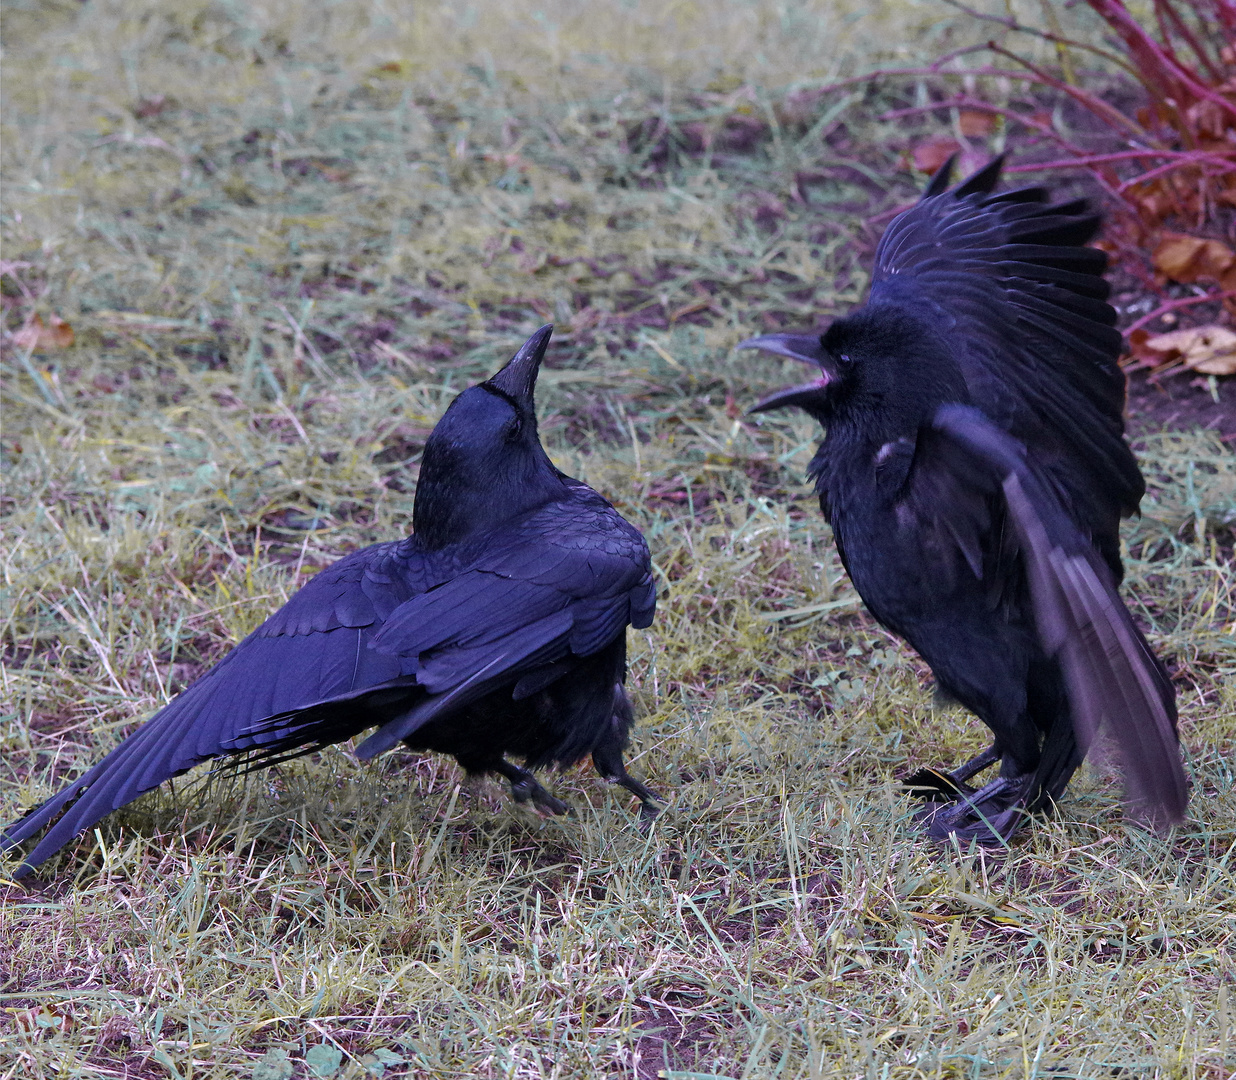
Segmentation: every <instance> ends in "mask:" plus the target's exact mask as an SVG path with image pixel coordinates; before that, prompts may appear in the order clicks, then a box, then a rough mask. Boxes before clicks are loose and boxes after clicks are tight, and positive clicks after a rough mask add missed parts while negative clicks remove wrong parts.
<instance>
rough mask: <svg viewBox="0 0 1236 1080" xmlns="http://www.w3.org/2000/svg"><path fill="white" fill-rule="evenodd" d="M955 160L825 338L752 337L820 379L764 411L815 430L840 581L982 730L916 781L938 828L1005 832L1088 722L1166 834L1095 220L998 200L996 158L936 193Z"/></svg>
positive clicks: (1062, 207) (895, 228) (1171, 783)
mask: <svg viewBox="0 0 1236 1080" xmlns="http://www.w3.org/2000/svg"><path fill="white" fill-rule="evenodd" d="M951 167H952V163H951V162H950V163H949V165H947V166H946V167H945V169H944V170H942V171H941V173H940V174H939V175H937V177H935V178H934V179H933V181H932V183H931V185H930V186H929V187H928V189H927V191H926V192H925V194H924V196H923V198H922V199H921V200H920V201H919V202H918V203H917V204H916V205H915V206H913V207H912V208H911V209H909V210H907V211H905V212H904V213H902V214H901V215H900V216H899V217H897V218H896V219H895V220H894V221H893V222H892V224H891V225H890V226H889V228H888V231H887V232H886V233H885V235H884V237H883V238H882V240H881V242H880V245H879V249H878V251H877V253H876V265H875V271H874V275H873V279H872V287H871V295H870V297H869V299H868V301H867V303H866V304H865V305H864V306H863V307H861V308H860V309H858V310H857V311H855V312H853V313H852V314H850V315H848V316H846V317H844V318H841V319H838V320H837V321H835V322H834V323H833V324H832V325H831V326H829V327H828V328H827V330H826V331H825V332H824V333H823V334H819V333H814V334H771V335H767V336H764V337H757V338H753V339H751V340H749V341H746V342H743V345H742V347H746V348H758V349H764V350H767V351H770V352H774V353H779V354H781V355H784V356H790V357H794V358H795V359H799V360H803V361H805V362H807V363H809V364H812V365H813V366H816V367H818V369H819V373H820V374H819V377H818V378H815V379H813V380H812V381H810V382H808V383H805V384H802V385H800V386H795V387H790V388H788V389H786V390H782V391H780V392H778V393H775V394H772V395H771V396H769V397H767V398H765V399H764V400H763V401H761V402H760V403H759V404H758V405H757V406H756V407H755V411H759V410H765V409H775V408H782V407H785V406H791V405H793V406H797V407H799V408H802V409H804V410H806V411H807V412H808V413H810V414H811V415H812V416H814V417H816V418H817V419H818V420H819V421H820V423H821V424H822V425H823V426H824V428H825V430H826V434H825V439H824V441H823V442H822V443H821V445H820V448H819V451H818V452H817V454H816V455H815V458H814V459H813V461H812V463H811V469H810V473H811V476H812V477H813V478H814V479H815V482H816V490H817V491H818V492H819V496H820V505H821V507H822V509H823V511H824V514H825V516H826V517H827V518H828V520H829V522H830V523H831V525H832V527H833V534H834V536H835V538H836V543H837V549H838V551H839V552H840V554H841V559H842V562H843V563H844V564H845V567H846V570H847V571H848V573H849V575H850V577H851V579H852V580H853V582H854V585H855V587H856V588H857V590H858V592H859V594H860V595H861V596H862V598H863V601H864V603H865V604H866V605H867V607H868V608H869V609H870V611H871V612H872V614H873V615H874V616H875V617H876V618H877V619H878V620H879V621H880V622H881V623H883V624H884V625H885V626H886V627H888V628H889V629H890V630H892V631H893V632H895V633H897V634H899V635H900V636H902V637H903V638H905V639H906V640H907V641H908V642H909V643H910V644H911V645H913V646H914V648H915V649H917V650H918V652H919V653H920V654H921V655H922V656H923V658H924V659H925V660H926V661H927V663H928V664H929V665H930V666H931V668H932V671H933V672H934V674H935V676H936V680H937V683H938V685H939V687H940V688H941V689H942V690H943V691H944V692H945V693H946V694H947V695H949V696H951V697H952V698H954V699H956V700H957V701H959V702H961V703H962V704H963V705H965V706H966V707H967V708H969V709H970V710H972V711H973V712H975V713H976V714H977V715H978V716H979V718H980V719H982V721H983V722H984V723H985V724H986V725H987V726H988V727H989V728H990V729H991V730H992V732H993V734H994V736H995V742H994V745H993V746H992V748H991V749H990V750H988V751H986V752H985V753H983V754H980V755H979V756H978V757H976V758H975V759H974V760H973V761H971V762H968V763H967V764H965V765H963V766H961V767H960V768H958V769H956V770H954V771H953V772H952V773H950V774H942V773H938V772H935V771H933V770H924V771H923V772H921V773H919V774H917V775H916V776H915V777H913V778H911V780H910V783H911V786H912V787H915V788H916V789H918V790H919V791H920V793H924V794H926V795H927V796H928V797H929V798H932V799H934V800H936V801H940V800H947V804H946V805H944V806H937V807H935V808H934V809H933V811H932V812H931V813H930V814H929V815H928V817H927V821H928V828H929V831H930V832H932V833H933V834H935V835H939V836H944V835H947V834H949V833H956V834H958V835H960V836H962V837H964V838H976V839H978V840H980V841H981V842H985V843H996V842H1000V841H1001V840H1003V839H1007V838H1008V837H1009V836H1010V835H1012V833H1013V832H1014V830H1015V829H1016V828H1017V827H1018V825H1019V824H1020V823H1021V822H1022V821H1023V820H1024V817H1025V815H1026V813H1028V812H1033V811H1037V810H1041V809H1047V808H1049V807H1050V805H1051V804H1052V802H1053V801H1054V800H1057V799H1059V797H1060V796H1061V794H1062V792H1063V791H1064V789H1065V786H1066V785H1067V784H1068V781H1069V779H1070V777H1071V776H1072V774H1073V772H1074V771H1075V770H1076V769H1077V767H1078V766H1079V765H1080V764H1081V762H1082V760H1083V758H1084V756H1085V753H1086V750H1087V749H1088V748H1089V747H1090V746H1091V744H1092V743H1093V741H1094V739H1095V736H1096V733H1097V732H1098V730H1099V729H1100V728H1106V729H1107V730H1108V732H1109V733H1110V736H1111V738H1112V741H1113V742H1114V744H1115V749H1116V752H1117V754H1118V755H1119V758H1120V761H1121V764H1122V766H1123V772H1124V777H1125V785H1126V799H1127V802H1128V803H1129V805H1130V808H1131V809H1132V811H1133V812H1134V814H1135V815H1136V816H1139V817H1141V818H1143V819H1148V820H1152V821H1154V822H1157V823H1169V822H1178V821H1180V820H1181V819H1182V817H1183V815H1184V810H1185V805H1186V801H1187V787H1186V782H1185V776H1184V771H1183V767H1182V764H1181V759H1180V752H1179V747H1178V743H1177V735H1176V708H1175V695H1174V692H1173V690H1172V686H1171V683H1170V682H1169V680H1168V677H1167V673H1166V671H1165V669H1164V668H1163V665H1162V664H1161V663H1160V662H1159V660H1158V658H1157V657H1155V655H1154V654H1153V652H1152V651H1151V650H1150V647H1149V645H1148V644H1147V643H1146V640H1145V638H1144V637H1143V636H1142V634H1141V633H1140V631H1139V630H1138V629H1137V627H1136V625H1135V624H1134V622H1133V620H1132V619H1131V617H1130V616H1129V613H1128V611H1127V610H1126V609H1125V607H1124V605H1123V603H1122V602H1121V600H1120V597H1119V594H1118V591H1117V587H1118V585H1119V582H1120V580H1121V577H1122V574H1123V568H1122V566H1121V561H1120V538H1119V525H1120V518H1121V517H1122V516H1124V515H1128V514H1131V513H1133V512H1135V511H1136V510H1137V506H1138V502H1139V500H1140V499H1141V496H1142V493H1143V491H1144V483H1143V481H1142V477H1141V473H1140V471H1139V470H1138V467H1137V462H1136V461H1135V459H1134V457H1133V454H1132V452H1131V450H1130V448H1129V446H1128V444H1127V442H1126V441H1125V438H1124V419H1123V410H1124V395H1125V388H1124V377H1123V375H1122V373H1121V371H1120V369H1119V367H1118V365H1117V362H1116V361H1117V357H1118V355H1119V353H1120V348H1121V339H1120V334H1119V333H1118V332H1117V331H1116V329H1115V312H1114V311H1113V309H1112V308H1111V306H1110V305H1109V304H1108V303H1107V294H1108V287H1107V283H1106V282H1105V281H1104V280H1103V277H1102V274H1103V271H1104V269H1105V266H1106V259H1105V256H1104V254H1103V253H1102V252H1101V251H1099V250H1097V249H1095V248H1091V247H1086V246H1085V245H1086V243H1087V241H1089V240H1090V239H1091V238H1092V237H1093V236H1094V234H1095V232H1096V231H1097V229H1098V226H1099V218H1098V216H1097V214H1095V213H1094V212H1093V211H1092V210H1091V209H1090V208H1089V207H1088V206H1087V204H1086V203H1085V202H1084V201H1081V200H1078V201H1073V202H1067V203H1056V204H1053V203H1051V202H1050V201H1049V199H1048V195H1047V193H1046V192H1045V191H1044V190H1042V189H1041V188H1033V187H1031V188H1021V189H1018V190H1014V191H1008V192H1005V193H1003V194H993V191H994V190H995V186H996V183H997V181H998V178H999V174H1000V160H999V159H997V160H995V161H993V162H992V163H991V164H990V165H988V166H987V167H986V168H984V169H983V170H981V171H980V172H979V173H976V174H975V175H974V176H973V177H971V178H970V179H969V180H967V181H966V182H964V183H963V184H961V185H959V186H958V187H956V188H954V189H952V190H949V189H948V174H949V172H950V171H951ZM997 761H998V762H1000V770H999V775H998V776H997V777H996V778H995V779H994V780H992V781H990V782H989V783H987V784H986V785H984V786H983V787H981V788H979V789H978V790H977V791H976V790H975V789H974V788H972V787H971V786H970V785H969V784H967V781H968V780H970V779H971V777H973V776H975V775H977V774H978V773H979V772H981V771H982V770H983V769H985V768H986V767H988V766H989V765H992V764H994V763H996V762H997Z"/></svg>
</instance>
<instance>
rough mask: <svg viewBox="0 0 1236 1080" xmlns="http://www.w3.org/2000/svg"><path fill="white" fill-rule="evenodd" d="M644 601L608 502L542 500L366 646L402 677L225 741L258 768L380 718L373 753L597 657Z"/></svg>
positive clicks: (637, 551) (643, 564)
mask: <svg viewBox="0 0 1236 1080" xmlns="http://www.w3.org/2000/svg"><path fill="white" fill-rule="evenodd" d="M654 604H655V590H654V588H653V584H652V575H651V564H650V560H649V556H648V548H647V545H646V544H645V543H644V539H643V537H642V536H640V534H639V533H638V532H637V531H636V530H635V529H633V528H632V527H631V526H630V525H628V524H627V523H626V522H625V521H623V520H622V518H621V517H620V516H619V515H618V514H617V513H616V512H615V511H614V510H613V509H612V508H611V507H610V506H609V504H608V503H606V502H605V501H604V500H603V499H601V498H600V497H599V496H595V495H592V496H591V497H590V498H589V497H584V496H581V497H579V498H576V499H572V500H570V501H569V502H567V503H554V504H550V505H549V506H546V507H542V508H540V509H539V510H537V511H535V512H534V513H532V514H530V515H528V516H527V518H525V519H524V520H523V521H522V522H520V523H519V524H518V525H517V526H516V527H513V528H505V529H504V530H503V531H502V532H501V534H499V535H494V536H488V537H482V538H480V539H479V540H478V541H477V542H476V544H475V545H474V546H473V551H472V558H471V559H470V560H469V564H468V565H467V567H466V569H464V570H462V571H461V572H460V573H457V574H455V575H454V576H452V577H451V578H450V579H449V580H447V581H444V582H442V583H441V584H439V585H437V586H435V587H434V588H431V589H429V590H427V591H426V592H424V593H422V594H419V595H417V596H414V597H412V598H411V599H409V600H408V601H407V602H406V603H404V604H403V605H401V606H400V607H399V608H397V609H396V610H395V611H393V612H392V613H391V615H390V617H389V618H388V619H387V620H386V622H385V623H384V625H383V626H382V628H381V630H380V632H378V633H377V634H376V635H375V636H374V638H373V641H372V648H373V649H374V650H375V651H377V652H379V653H381V654H383V655H387V656H394V657H397V658H398V659H399V661H400V663H401V665H402V666H403V669H404V670H406V671H409V672H412V674H411V675H409V676H404V677H401V678H399V679H395V680H391V681H390V682H388V683H385V684H381V685H376V686H372V687H370V688H369V689H366V690H362V691H360V692H357V693H350V694H343V695H338V696H335V697H333V698H330V699H326V700H322V701H318V702H315V703H314V704H312V705H310V706H308V707H306V708H300V709H296V710H290V711H288V712H285V713H283V714H280V715H275V716H271V717H269V718H268V719H265V720H263V721H262V722H260V723H258V724H255V725H252V726H251V727H250V728H249V729H247V730H246V731H244V732H242V733H241V734H240V736H239V737H238V738H236V739H234V740H233V741H232V743H231V746H232V747H233V748H234V749H237V750H242V749H252V750H254V751H255V760H257V761H259V762H265V761H268V760H270V759H273V758H275V757H280V756H286V755H288V752H289V751H293V750H296V751H297V752H298V753H308V752H310V751H311V750H313V749H316V748H318V747H320V746H324V745H327V744H329V743H334V742H340V741H342V740H344V739H348V738H351V737H352V736H354V735H356V734H358V733H359V732H361V731H363V730H364V729H365V728H367V727H371V726H373V725H374V724H375V723H378V722H379V719H375V718H380V721H381V726H380V727H379V729H378V731H377V732H375V733H374V734H373V735H372V736H370V737H369V738H368V739H366V740H365V741H364V742H363V743H362V744H361V745H360V746H359V747H358V748H357V754H358V756H360V757H361V758H366V759H367V758H371V757H374V756H376V755H377V754H379V753H382V752H383V751H384V750H388V749H390V748H391V747H393V746H394V745H395V744H396V743H398V742H399V741H400V740H402V739H405V738H407V737H408V736H409V735H411V734H412V733H413V732H414V731H416V729H417V728H419V727H421V726H423V725H424V724H426V723H429V722H430V721H431V720H435V719H438V718H441V717H444V716H447V715H449V714H450V713H452V712H454V711H456V710H458V709H462V708H465V707H467V706H468V705H469V704H471V703H472V702H475V701H477V700H479V699H480V698H482V697H484V696H486V695H487V694H490V693H492V692H494V691H495V690H497V689H499V688H501V687H504V686H508V685H509V686H510V687H511V691H512V695H513V696H514V697H523V696H527V695H528V694H530V693H532V692H534V690H535V689H541V688H543V687H544V686H546V685H548V684H549V683H550V682H552V681H554V680H555V679H557V678H560V677H562V676H563V675H565V674H567V673H568V672H569V670H570V669H569V665H563V664H562V663H561V662H562V661H563V660H564V659H566V658H568V657H571V656H575V657H585V656H589V655H591V654H593V653H595V652H597V651H599V650H600V649H602V648H604V647H605V646H607V645H609V644H610V643H611V642H612V641H614V639H615V638H617V637H618V636H619V635H620V634H622V633H624V632H625V629H626V626H627V625H628V624H631V625H633V626H636V627H644V626H647V625H649V623H650V622H651V619H652V613H653V607H654ZM383 710H385V713H384V712H383ZM392 711H393V712H395V715H393V716H392V715H390V714H391V712H392ZM298 748H304V749H298ZM291 756H295V755H294V754H293V755H291Z"/></svg>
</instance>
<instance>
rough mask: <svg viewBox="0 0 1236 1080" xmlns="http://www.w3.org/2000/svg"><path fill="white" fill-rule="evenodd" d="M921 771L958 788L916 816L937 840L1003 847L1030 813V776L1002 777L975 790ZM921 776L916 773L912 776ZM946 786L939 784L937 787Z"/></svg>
mask: <svg viewBox="0 0 1236 1080" xmlns="http://www.w3.org/2000/svg"><path fill="white" fill-rule="evenodd" d="M922 771H923V772H925V773H929V774H934V776H935V777H942V778H943V779H945V780H947V781H948V782H949V783H950V784H952V785H953V786H954V787H955V788H957V789H958V790H957V794H956V795H955V796H953V798H952V799H951V800H950V801H949V802H947V803H945V804H944V805H936V806H935V807H934V808H930V809H927V808H925V809H924V810H922V811H921V812H920V813H919V814H918V815H917V816H918V819H919V821H920V822H921V824H922V826H923V828H924V829H925V830H926V831H927V833H928V834H929V835H931V836H934V837H936V838H937V839H940V840H947V839H949V838H951V837H956V838H957V839H958V840H961V841H967V840H973V841H975V842H976V843H978V844H981V845H982V846H983V847H1003V846H1005V845H1006V844H1007V843H1008V841H1009V839H1010V838H1011V837H1012V836H1013V834H1014V833H1015V832H1016V831H1017V830H1018V829H1019V828H1020V827H1021V826H1022V825H1023V824H1024V823H1025V821H1026V819H1027V818H1028V817H1029V816H1030V812H1029V810H1028V809H1027V808H1026V795H1027V792H1028V788H1029V785H1030V782H1031V777H1029V776H1027V777H1024V778H1019V779H1015V780H1007V779H1005V778H1004V777H999V778H997V779H995V780H993V781H992V782H991V783H990V784H987V785H986V786H984V787H982V788H979V789H978V790H977V791H976V790H974V789H973V788H970V787H969V785H967V784H959V783H958V782H957V781H956V780H954V779H953V778H952V777H946V776H944V774H941V773H935V772H934V770H931V769H924V770H922ZM918 778H919V774H917V773H916V774H915V776H914V777H911V778H910V779H912V780H917V779H918ZM923 786H924V787H926V786H927V785H926V784H924V785H923ZM943 786H944V785H939V786H937V787H936V790H940V788H942V787H943ZM962 788H965V789H967V790H964V791H963V790H961V789H962ZM929 801H931V802H938V800H930V799H929Z"/></svg>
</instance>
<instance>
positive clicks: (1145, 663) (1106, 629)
mask: <svg viewBox="0 0 1236 1080" xmlns="http://www.w3.org/2000/svg"><path fill="white" fill-rule="evenodd" d="M934 427H935V429H936V430H937V431H939V432H942V433H944V434H945V435H946V436H948V437H949V438H950V439H951V440H953V441H954V443H955V445H956V446H958V447H960V448H962V449H964V451H965V452H967V453H969V454H970V455H972V456H973V458H974V459H975V460H976V465H977V468H978V469H980V470H981V469H982V468H984V467H985V468H987V469H989V470H991V472H992V473H993V474H994V476H995V477H996V478H997V479H998V481H999V484H1000V488H1001V490H1002V491H1003V494H1004V499H1005V502H1006V505H1007V507H1008V511H1009V518H1010V521H1011V522H1012V525H1013V528H1014V531H1015V533H1016V535H1017V539H1018V541H1019V545H1020V549H1021V552H1022V555H1023V558H1024V560H1025V566H1026V573H1027V577H1028V580H1029V586H1030V599H1031V604H1032V607H1033V610H1034V616H1035V624H1036V627H1037V630H1038V634H1039V639H1040V641H1041V642H1042V645H1043V648H1044V651H1045V652H1046V653H1047V654H1048V655H1049V656H1055V657H1057V658H1058V659H1059V660H1060V663H1061V666H1062V668H1063V670H1064V675H1065V680H1066V684H1067V687H1068V693H1069V701H1070V705H1071V713H1072V719H1073V725H1074V729H1075V731H1076V734H1077V738H1078V742H1079V745H1080V746H1081V747H1082V749H1083V750H1086V749H1089V748H1090V747H1092V746H1093V745H1094V743H1095V741H1096V738H1097V737H1098V734H1099V732H1100V731H1103V730H1105V731H1107V732H1108V733H1109V734H1110V736H1111V740H1112V742H1113V743H1114V744H1115V747H1116V751H1117V753H1118V755H1119V758H1120V762H1121V766H1122V771H1123V775H1124V781H1125V799H1126V802H1127V804H1128V805H1129V808H1130V810H1131V812H1132V813H1133V814H1134V816H1136V817H1139V818H1142V819H1148V820H1151V821H1154V822H1158V823H1168V822H1172V823H1175V822H1179V821H1181V820H1183V818H1184V812H1185V806H1186V804H1187V801H1188V785H1187V781H1186V779H1185V774H1184V767H1183V765H1182V763H1181V759H1180V750H1179V743H1178V738H1177V733H1176V707H1175V694H1174V691H1173V689H1172V686H1171V683H1170V681H1169V680H1168V678H1167V673H1166V671H1165V670H1164V668H1163V666H1162V664H1161V663H1160V662H1159V660H1158V659H1157V658H1156V657H1155V655H1154V653H1153V652H1152V651H1151V649H1150V646H1149V644H1147V642H1146V639H1145V638H1144V637H1143V636H1142V633H1141V631H1140V630H1138V628H1137V626H1136V624H1135V623H1134V622H1133V619H1132V616H1130V614H1129V612H1128V610H1127V609H1126V608H1125V606H1124V604H1123V603H1122V602H1121V600H1120V596H1119V594H1118V593H1117V591H1116V584H1115V581H1114V580H1113V578H1112V575H1111V573H1110V571H1109V570H1108V568H1107V566H1106V564H1105V563H1104V561H1103V560H1102V559H1101V558H1100V557H1099V555H1098V553H1097V552H1096V551H1095V549H1094V547H1093V546H1092V545H1091V544H1090V542H1089V541H1088V540H1087V538H1086V537H1084V536H1083V535H1082V534H1081V533H1080V532H1079V531H1078V529H1077V527H1076V525H1075V524H1074V523H1073V521H1072V520H1071V518H1070V517H1069V515H1068V513H1067V511H1066V510H1065V508H1064V507H1063V506H1062V505H1061V503H1060V501H1059V499H1058V497H1057V496H1056V495H1055V494H1054V492H1053V491H1052V488H1051V485H1050V484H1049V483H1046V482H1044V480H1043V478H1042V477H1041V476H1040V475H1039V472H1038V470H1036V468H1035V467H1034V466H1033V465H1032V463H1031V462H1030V461H1029V460H1028V458H1027V455H1026V452H1025V448H1024V447H1022V446H1021V445H1020V444H1019V443H1018V442H1017V441H1016V440H1014V439H1012V438H1010V437H1009V436H1008V435H1007V434H1006V433H1004V432H1002V431H1000V430H999V429H998V428H997V427H995V426H994V425H993V424H991V422H990V421H988V420H987V419H986V418H985V417H983V416H982V414H981V413H979V412H977V411H976V410H974V409H970V408H966V407H964V406H955V405H950V406H944V407H943V408H941V409H940V410H939V411H938V413H937V414H936V418H935V421H934Z"/></svg>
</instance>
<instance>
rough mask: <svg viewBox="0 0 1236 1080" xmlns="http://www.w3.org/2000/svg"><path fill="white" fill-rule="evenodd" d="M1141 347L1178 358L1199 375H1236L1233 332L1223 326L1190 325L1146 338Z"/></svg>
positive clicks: (1161, 356) (1164, 358) (1162, 358)
mask: <svg viewBox="0 0 1236 1080" xmlns="http://www.w3.org/2000/svg"><path fill="white" fill-rule="evenodd" d="M1140 347H1141V350H1143V351H1148V352H1152V353H1156V354H1158V359H1159V360H1160V361H1161V362H1163V361H1171V360H1179V361H1180V362H1181V363H1183V364H1184V366H1185V367H1187V368H1189V369H1190V370H1191V371H1196V372H1198V373H1200V374H1202V375H1236V333H1233V332H1232V331H1231V330H1229V329H1228V328H1227V327H1225V326H1217V325H1210V326H1191V327H1189V328H1187V329H1184V330H1172V331H1171V332H1170V333H1166V334H1158V335H1156V336H1155V337H1149V338H1146V339H1145V341H1143V342H1141V343H1140Z"/></svg>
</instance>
